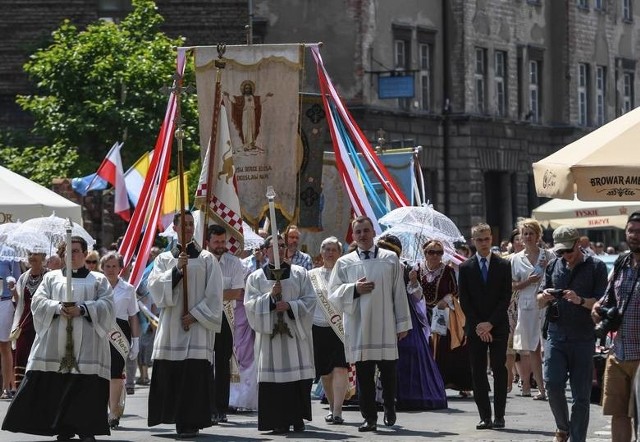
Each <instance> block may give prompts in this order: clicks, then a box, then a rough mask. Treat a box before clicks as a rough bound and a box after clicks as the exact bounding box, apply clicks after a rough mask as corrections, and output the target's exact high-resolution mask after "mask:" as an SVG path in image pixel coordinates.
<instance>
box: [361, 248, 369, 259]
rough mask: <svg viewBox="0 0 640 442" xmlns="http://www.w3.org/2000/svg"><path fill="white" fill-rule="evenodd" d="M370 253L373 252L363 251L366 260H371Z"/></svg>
mask: <svg viewBox="0 0 640 442" xmlns="http://www.w3.org/2000/svg"><path fill="white" fill-rule="evenodd" d="M370 253H371V252H370V251H368V250H363V251H362V254H363V255H364V259H369V254H370Z"/></svg>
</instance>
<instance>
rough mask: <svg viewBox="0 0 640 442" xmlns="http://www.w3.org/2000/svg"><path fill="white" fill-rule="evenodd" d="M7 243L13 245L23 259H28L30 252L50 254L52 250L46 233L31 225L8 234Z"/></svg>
mask: <svg viewBox="0 0 640 442" xmlns="http://www.w3.org/2000/svg"><path fill="white" fill-rule="evenodd" d="M5 244H6V245H7V246H8V247H11V248H12V249H13V250H14V251H15V254H16V256H18V257H20V258H21V260H22V261H26V260H27V258H28V257H29V253H44V254H45V255H47V256H49V255H50V254H51V252H52V245H51V241H50V240H49V238H47V237H46V236H45V235H44V233H42V232H40V231H38V230H35V229H32V228H30V227H21V228H19V229H16V230H14V231H13V232H12V233H10V234H9V235H8V236H7V239H6V241H5Z"/></svg>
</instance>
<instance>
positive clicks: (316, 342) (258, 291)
mask: <svg viewBox="0 0 640 442" xmlns="http://www.w3.org/2000/svg"><path fill="white" fill-rule="evenodd" d="M351 227H352V229H351V231H352V236H353V243H352V244H350V245H349V247H348V248H347V251H346V252H344V253H343V251H344V250H345V247H344V246H343V244H342V243H341V242H340V241H339V240H338V239H337V238H336V237H328V238H326V239H324V241H322V243H321V246H320V250H318V256H317V257H312V256H310V255H308V254H307V253H304V252H303V251H301V250H300V247H299V246H300V236H301V235H300V231H299V230H298V228H297V227H296V226H294V225H290V226H288V227H287V229H286V230H284V232H283V235H274V236H267V235H266V234H265V235H264V236H265V239H264V243H263V244H262V245H261V246H259V247H256V248H255V249H254V250H251V251H250V254H249V256H246V257H245V258H243V259H240V258H238V257H236V256H234V255H232V254H231V253H229V252H228V251H227V241H228V239H229V236H228V232H227V231H226V230H225V228H224V227H221V226H217V225H211V226H209V228H208V230H207V232H206V239H205V240H204V241H202V242H204V244H202V245H200V244H198V241H194V237H193V236H194V231H195V223H194V218H193V215H192V214H191V213H189V212H187V213H185V214H184V217H181V216H179V215H177V216H176V217H175V218H174V230H175V232H176V235H177V240H176V241H175V242H174V243H173V244H171V245H170V247H169V248H168V249H167V250H166V251H164V252H161V251H160V250H159V249H157V248H154V250H153V251H152V254H151V256H150V257H149V260H148V262H149V265H148V268H147V270H146V271H145V274H144V276H143V281H142V283H141V284H140V285H139V286H138V287H137V288H135V287H133V286H132V285H130V284H128V283H127V282H126V273H127V269H126V268H124V267H125V266H124V262H123V258H122V256H120V255H119V254H118V253H117V252H115V251H109V252H108V253H104V254H102V256H101V255H100V254H99V253H98V252H97V251H89V250H88V249H87V243H86V241H85V240H84V239H83V238H81V237H73V238H72V239H71V244H70V247H71V248H70V250H69V252H70V253H71V259H70V260H69V259H67V258H68V257H67V256H66V253H67V250H66V245H61V247H60V248H59V250H58V252H57V254H56V255H54V256H52V257H49V259H47V257H46V256H45V255H44V254H42V253H31V254H29V258H28V262H27V263H26V264H27V265H26V268H20V266H19V265H18V264H17V263H15V262H0V272H1V274H0V278H2V281H3V286H2V289H3V290H2V297H1V298H0V300H1V301H8V302H0V364H1V366H2V389H3V390H2V399H8V400H11V401H12V402H11V404H10V406H9V409H8V412H7V415H6V416H5V419H4V422H3V425H2V429H4V430H9V431H13V432H24V433H30V434H38V435H49V436H57V439H58V440H70V439H72V438H73V437H74V436H75V435H76V434H77V435H78V436H79V437H80V439H81V440H85V441H92V440H95V436H97V435H105V434H110V431H111V430H114V429H117V428H118V426H119V420H120V417H121V416H122V413H123V411H124V410H123V407H124V401H123V400H122V398H123V397H124V395H125V393H128V394H134V392H135V385H136V384H138V385H149V403H148V425H149V426H150V427H151V426H155V425H159V424H171V425H175V428H176V433H177V434H178V436H179V437H180V438H185V439H187V438H193V437H195V436H197V435H198V433H199V431H200V430H202V429H204V428H208V427H211V426H212V425H219V424H221V423H226V422H228V420H229V416H228V415H229V413H231V412H232V411H236V410H237V411H244V410H248V411H255V410H257V413H258V430H259V431H271V432H273V434H285V433H289V432H291V431H293V432H303V431H305V421H309V420H311V417H312V416H311V390H312V385H313V383H314V382H318V383H319V384H320V385H321V386H322V390H323V392H324V395H325V397H326V401H327V404H328V408H329V413H328V414H327V415H326V416H324V421H325V422H326V423H327V424H330V425H341V424H344V423H345V419H344V417H343V413H342V409H343V406H344V403H345V401H347V400H353V399H354V398H357V403H358V405H359V407H360V413H361V415H362V419H363V420H362V423H361V424H360V425H359V427H358V431H360V432H372V431H376V430H377V425H378V406H379V405H381V406H382V410H383V423H384V425H386V426H390V427H391V426H394V425H395V424H396V420H397V411H404V410H435V409H444V408H447V407H448V401H447V392H446V390H447V389H449V390H454V391H457V392H458V394H459V395H460V396H462V397H468V396H473V399H474V401H475V403H476V406H477V409H478V415H479V419H480V420H479V422H478V424H477V425H476V429H477V430H487V429H502V428H505V427H507V426H508V425H509V423H508V422H507V421H506V420H505V416H506V414H507V401H506V398H507V394H508V393H509V392H511V391H512V389H513V386H514V385H518V386H519V388H520V392H519V396H521V397H523V398H530V399H532V400H538V401H548V403H549V408H550V412H551V415H552V416H553V418H554V421H555V427H556V428H555V434H554V441H558V442H565V441H567V440H571V441H584V440H585V439H586V435H587V428H588V423H589V409H590V396H591V390H592V382H593V370H594V365H593V364H594V363H593V355H594V351H595V348H596V333H597V334H598V336H600V337H601V338H603V339H604V338H606V336H610V337H612V339H610V341H611V344H610V347H611V351H610V355H609V357H608V359H607V362H606V367H605V369H604V381H603V388H602V404H603V413H604V414H605V415H610V416H612V436H613V440H614V441H616V442H617V441H630V440H631V438H632V434H633V426H632V423H633V416H634V414H633V412H634V407H633V395H632V394H631V391H632V385H633V380H634V376H635V372H636V371H637V370H638V365H639V361H640V329H639V328H640V325H639V324H640V288H639V286H638V263H639V262H640V212H636V213H633V214H632V215H631V216H630V217H629V219H628V222H627V226H626V229H625V236H626V238H625V239H626V244H627V245H628V248H629V252H628V253H623V254H621V255H620V257H619V258H618V260H617V261H616V263H615V265H614V270H613V271H612V272H611V274H610V275H608V274H607V273H608V272H607V269H606V266H605V264H604V263H603V262H602V261H601V260H599V259H598V255H599V254H601V253H606V248H605V247H604V245H603V244H599V243H596V244H593V245H592V244H590V243H589V242H588V238H587V240H586V242H585V239H584V237H581V236H580V234H579V232H578V230H577V229H575V228H573V227H571V226H562V227H559V228H557V229H556V230H555V231H554V232H553V245H552V246H549V245H546V244H544V243H543V241H542V237H543V229H542V227H541V225H540V224H539V223H538V222H537V221H535V220H533V219H522V220H520V221H519V222H518V225H517V226H516V229H515V230H514V231H513V233H512V235H511V237H510V238H509V240H507V241H503V243H502V244H501V246H500V247H495V246H493V244H494V239H495V238H493V235H492V229H491V226H489V225H488V224H485V223H479V224H476V225H474V226H473V227H472V229H471V232H470V234H471V236H470V239H471V240H470V243H469V244H457V245H456V247H457V253H458V255H459V256H460V255H462V256H464V257H466V260H464V261H462V262H460V263H458V264H456V263H454V262H445V257H447V255H448V254H449V252H448V250H450V247H451V245H450V244H447V243H446V241H441V240H439V239H429V240H427V241H426V242H425V243H424V244H421V247H420V248H421V250H422V254H423V256H422V257H420V259H418V260H417V262H408V261H406V260H405V259H403V258H402V256H403V255H402V247H403V245H402V242H401V241H400V239H398V238H397V237H395V236H393V235H388V234H387V235H384V234H383V235H381V236H380V237H378V238H377V239H376V235H375V231H374V223H373V222H372V221H371V220H370V219H369V218H367V217H358V218H356V219H354V220H353V221H352V225H351ZM65 261H66V262H70V268H67V267H68V266H69V264H66V265H65ZM23 270H24V272H23ZM69 283H71V285H72V287H73V290H68V287H69ZM12 301H13V302H12ZM596 324H597V325H596ZM12 346H13V349H12ZM138 374H139V376H136V375H138ZM489 375H491V377H492V380H493V384H492V385H490V383H489ZM567 382H569V384H570V387H571V392H572V398H571V408H570V409H569V406H568V404H567V398H566V397H565V389H566V384H567ZM534 389H536V390H537V393H535V394H534V393H533V390H534ZM490 391H491V392H492V393H493V405H492V403H491V398H490V394H489V392H490ZM35 398H38V399H37V400H36V399H35ZM34 407H35V408H34ZM636 424H637V423H636Z"/></svg>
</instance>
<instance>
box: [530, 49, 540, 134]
mask: <svg viewBox="0 0 640 442" xmlns="http://www.w3.org/2000/svg"><path fill="white" fill-rule="evenodd" d="M540 64H541V63H540V62H539V61H538V60H530V61H529V121H531V122H532V123H539V122H540V86H541V85H540Z"/></svg>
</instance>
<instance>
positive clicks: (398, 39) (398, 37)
mask: <svg viewBox="0 0 640 442" xmlns="http://www.w3.org/2000/svg"><path fill="white" fill-rule="evenodd" d="M413 33H414V30H413V29H412V28H408V27H405V26H394V27H393V69H394V70H395V71H401V72H402V71H405V72H407V75H411V76H413V75H414V73H413V72H412V71H411V70H412V49H411V48H412V46H411V42H412V41H413V38H414V34H413ZM400 75H402V74H400ZM413 101H414V98H398V107H399V108H400V109H404V110H410V109H411V105H412V104H413Z"/></svg>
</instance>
